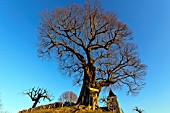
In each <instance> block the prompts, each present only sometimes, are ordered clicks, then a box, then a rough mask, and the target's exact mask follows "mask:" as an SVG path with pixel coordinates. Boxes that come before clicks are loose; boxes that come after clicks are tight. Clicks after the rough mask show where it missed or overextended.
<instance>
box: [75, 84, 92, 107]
mask: <svg viewBox="0 0 170 113" xmlns="http://www.w3.org/2000/svg"><path fill="white" fill-rule="evenodd" d="M77 104H81V105H85V106H88V105H90V104H91V103H90V90H89V89H88V87H87V86H86V84H84V83H83V85H82V88H81V91H80V95H79V98H78V101H77Z"/></svg>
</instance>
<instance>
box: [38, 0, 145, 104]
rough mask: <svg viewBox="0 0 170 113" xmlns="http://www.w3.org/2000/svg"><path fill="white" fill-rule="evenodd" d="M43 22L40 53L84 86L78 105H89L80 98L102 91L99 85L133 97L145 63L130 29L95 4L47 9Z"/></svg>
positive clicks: (142, 84)
mask: <svg viewBox="0 0 170 113" xmlns="http://www.w3.org/2000/svg"><path fill="white" fill-rule="evenodd" d="M41 19H42V21H41V24H40V28H39V29H40V32H39V45H38V48H39V49H38V51H39V54H38V55H39V56H40V57H43V58H55V59H56V60H57V61H58V62H59V63H58V64H59V65H60V68H61V70H63V72H65V74H66V75H68V76H71V77H73V78H74V83H78V84H83V85H82V90H81V92H80V96H79V100H78V102H80V103H82V104H85V103H88V100H89V99H88V98H87V100H83V99H82V97H83V96H88V95H90V90H89V87H92V88H95V89H99V92H98V93H100V91H101V89H102V88H103V87H108V86H111V87H112V88H121V87H122V86H127V88H128V91H127V92H128V93H131V94H134V95H135V94H137V93H138V92H139V90H140V89H141V88H142V87H143V86H144V84H145V82H144V78H145V75H146V65H145V64H143V63H142V62H141V60H140V58H139V54H138V52H137V44H135V43H133V36H132V31H131V30H130V29H129V28H128V26H127V25H126V24H125V23H123V22H122V21H120V20H119V19H118V17H117V15H116V14H115V13H114V12H111V11H105V10H103V9H102V7H101V3H100V2H99V1H98V0H94V1H93V0H90V1H86V2H85V3H84V5H83V6H80V5H77V4H72V5H70V6H68V7H64V8H56V9H55V10H53V11H48V10H46V11H44V12H43V13H42V14H41ZM85 101H86V102H85Z"/></svg>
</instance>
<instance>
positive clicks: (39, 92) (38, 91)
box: [23, 87, 53, 108]
mask: <svg viewBox="0 0 170 113" xmlns="http://www.w3.org/2000/svg"><path fill="white" fill-rule="evenodd" d="M23 94H25V95H28V96H29V97H30V98H31V100H32V101H34V104H33V106H32V108H35V107H36V105H37V103H38V102H39V103H40V100H41V99H43V100H45V99H48V100H49V101H51V100H52V98H53V96H52V95H49V92H48V91H47V89H44V88H35V87H33V88H31V89H29V90H28V91H27V92H24V93H23Z"/></svg>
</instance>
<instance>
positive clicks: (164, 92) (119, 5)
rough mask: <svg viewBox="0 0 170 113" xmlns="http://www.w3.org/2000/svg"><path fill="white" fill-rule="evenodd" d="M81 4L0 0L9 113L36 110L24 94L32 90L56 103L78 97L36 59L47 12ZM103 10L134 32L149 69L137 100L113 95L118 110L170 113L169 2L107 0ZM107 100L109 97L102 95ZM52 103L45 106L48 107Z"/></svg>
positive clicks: (52, 66) (1, 79) (53, 66)
mask: <svg viewBox="0 0 170 113" xmlns="http://www.w3.org/2000/svg"><path fill="white" fill-rule="evenodd" d="M71 2H76V3H78V4H82V3H83V0H0V92H1V94H0V98H1V100H2V103H3V109H4V110H7V111H9V112H10V113H17V112H18V111H19V110H22V109H27V108H29V107H31V106H32V102H31V100H30V99H29V98H28V97H27V96H24V95H22V92H23V91H25V90H27V89H29V88H31V87H34V86H39V87H44V88H47V89H49V90H50V92H51V93H52V94H53V95H54V96H55V100H54V101H53V102H55V101H57V98H58V96H59V95H60V94H61V93H63V92H64V91H66V90H71V91H73V92H75V93H76V94H77V95H79V91H80V88H81V87H78V86H74V87H73V86H72V80H71V79H69V78H66V77H64V76H63V75H61V74H60V71H59V70H58V69H57V62H55V61H49V62H48V61H42V60H41V59H40V58H38V57H37V47H36V43H38V40H37V36H38V25H39V22H40V18H39V16H38V13H41V12H42V11H43V10H44V9H49V10H52V9H54V8H56V7H63V6H66V5H69V4H70V3H71ZM102 4H103V8H104V9H105V10H111V11H114V12H115V13H117V15H118V16H119V19H120V20H122V21H124V22H125V23H126V24H128V26H129V27H130V28H131V29H132V31H133V32H134V42H135V43H137V44H138V47H139V49H138V51H139V53H140V58H141V59H142V61H143V62H144V63H145V64H147V66H148V68H147V76H146V86H145V88H144V89H142V90H141V92H140V94H139V95H138V96H135V97H134V96H127V95H126V92H125V90H123V89H122V90H120V91H115V93H116V94H117V96H118V100H119V103H120V107H121V108H122V109H123V110H124V112H125V113H133V111H132V109H133V108H134V107H135V106H139V107H140V108H142V109H144V110H145V113H170V109H169V107H170V88H169V87H170V66H169V65H170V59H169V58H170V1H169V0H103V1H102ZM101 94H102V95H107V93H106V92H105V93H103V92H102V93H101ZM47 103H49V102H48V101H45V102H42V103H41V104H47Z"/></svg>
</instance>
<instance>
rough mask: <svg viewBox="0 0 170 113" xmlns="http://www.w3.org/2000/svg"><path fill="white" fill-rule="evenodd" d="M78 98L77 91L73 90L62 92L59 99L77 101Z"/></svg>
mask: <svg viewBox="0 0 170 113" xmlns="http://www.w3.org/2000/svg"><path fill="white" fill-rule="evenodd" d="M77 99H78V97H77V95H76V94H75V93H73V92H72V91H66V92H64V93H62V94H61V96H60V97H59V99H58V100H59V101H61V102H70V103H76V102H77Z"/></svg>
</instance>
